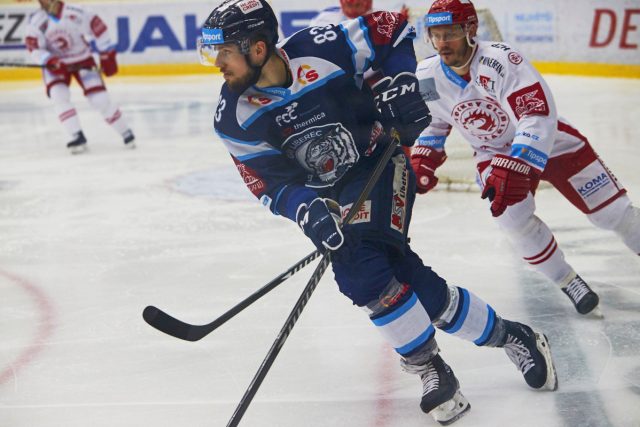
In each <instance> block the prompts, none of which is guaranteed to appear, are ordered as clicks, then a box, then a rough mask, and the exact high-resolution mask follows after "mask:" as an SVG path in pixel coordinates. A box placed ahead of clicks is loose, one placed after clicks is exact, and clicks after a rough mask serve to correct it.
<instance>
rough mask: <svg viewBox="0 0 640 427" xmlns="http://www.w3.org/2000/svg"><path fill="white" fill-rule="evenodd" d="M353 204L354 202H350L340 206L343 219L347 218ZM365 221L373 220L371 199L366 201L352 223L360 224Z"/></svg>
mask: <svg viewBox="0 0 640 427" xmlns="http://www.w3.org/2000/svg"><path fill="white" fill-rule="evenodd" d="M352 206H353V203H349V204H348V205H345V206H341V207H340V215H341V216H342V220H343V221H344V220H345V218H347V215H349V211H351V207H352ZM363 222H371V200H365V201H364V203H363V204H362V206H360V209H359V210H358V213H357V214H356V216H354V217H353V220H352V221H351V224H360V223H363Z"/></svg>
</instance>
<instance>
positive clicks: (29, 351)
mask: <svg viewBox="0 0 640 427" xmlns="http://www.w3.org/2000/svg"><path fill="white" fill-rule="evenodd" d="M0 276H3V277H6V278H7V279H9V280H10V281H11V282H13V283H15V284H16V285H18V286H20V287H21V288H22V289H23V290H25V291H26V292H27V293H28V294H29V296H30V297H31V298H32V299H33V300H34V301H35V302H36V304H37V306H38V313H39V314H40V321H39V322H38V332H37V334H36V336H35V338H34V340H33V341H32V342H31V344H30V345H29V346H28V347H26V348H25V349H24V350H23V351H22V353H20V355H18V357H17V358H16V359H15V360H14V361H13V363H10V364H9V365H8V366H7V367H6V368H4V369H2V368H0V369H2V370H1V371H0V384H4V383H5V382H7V381H8V380H9V379H10V378H12V377H13V376H15V373H16V371H18V370H19V369H20V368H22V367H24V366H25V365H27V364H28V363H29V362H30V361H31V359H33V358H34V356H35V355H36V354H38V353H39V352H40V350H41V349H42V346H43V345H44V342H45V340H46V338H47V337H49V336H50V335H51V332H52V331H53V308H52V306H51V304H50V303H49V300H48V298H47V296H46V295H45V294H44V292H42V291H41V290H40V289H38V287H37V286H35V285H34V284H33V283H30V282H29V281H27V280H25V279H23V278H21V277H18V276H16V275H13V274H11V273H7V272H6V271H2V270H0Z"/></svg>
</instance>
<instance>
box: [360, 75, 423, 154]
mask: <svg viewBox="0 0 640 427" xmlns="http://www.w3.org/2000/svg"><path fill="white" fill-rule="evenodd" d="M371 89H372V90H373V93H374V94H375V100H376V107H377V108H378V111H379V112H380V116H381V121H382V125H383V126H384V127H385V130H386V131H387V132H389V131H390V130H391V128H395V130H397V131H398V133H399V134H400V143H401V144H402V145H405V146H408V147H410V146H412V145H413V143H414V142H415V140H416V139H417V138H418V136H419V135H420V133H421V132H422V131H423V130H424V129H425V128H426V127H427V126H429V123H431V114H429V107H427V103H426V102H424V100H423V99H422V95H420V87H419V84H418V79H417V78H416V76H415V74H413V73H408V72H404V73H400V74H397V75H396V76H395V77H394V78H391V77H385V78H384V79H382V80H380V81H378V82H377V83H376V84H375V85H374V86H373V87H372V88H371Z"/></svg>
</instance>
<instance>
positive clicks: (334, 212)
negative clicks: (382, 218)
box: [296, 198, 357, 261]
mask: <svg viewBox="0 0 640 427" xmlns="http://www.w3.org/2000/svg"><path fill="white" fill-rule="evenodd" d="M296 222H297V223H298V225H299V226H300V228H302V231H304V234H306V235H307V237H309V238H310V239H311V241H312V242H313V244H314V245H316V248H318V250H319V251H320V252H323V253H324V252H325V251H326V250H327V249H328V250H330V251H333V255H332V256H333V259H334V260H339V261H346V260H348V259H349V258H350V256H351V251H352V250H353V249H355V246H356V245H357V237H356V235H355V233H353V232H352V231H350V230H348V229H347V230H341V229H340V223H341V216H340V205H338V203H337V202H336V201H334V200H331V199H322V198H316V199H313V201H311V203H310V204H309V205H307V204H305V203H303V204H302V205H300V207H298V212H297V213H296Z"/></svg>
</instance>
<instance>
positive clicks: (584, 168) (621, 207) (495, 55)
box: [411, 0, 640, 314]
mask: <svg viewBox="0 0 640 427" xmlns="http://www.w3.org/2000/svg"><path fill="white" fill-rule="evenodd" d="M425 26H426V28H425V38H428V39H427V40H425V42H427V43H432V44H433V46H434V47H435V49H436V51H437V52H438V55H435V56H432V57H429V58H427V59H425V60H423V61H422V62H420V63H419V64H418V68H417V72H416V74H417V76H418V79H419V80H420V90H421V92H422V95H423V99H425V100H426V101H427V104H428V105H429V108H430V110H431V114H432V116H433V120H432V122H431V124H430V125H429V127H428V128H427V129H425V131H424V132H423V133H422V134H421V136H420V137H419V139H418V141H417V143H416V146H415V147H414V148H413V154H412V158H411V163H412V166H413V168H414V171H415V173H416V175H417V185H418V192H419V193H426V192H427V191H429V190H431V189H432V188H433V187H434V186H435V185H436V184H437V182H438V178H437V177H436V169H437V168H438V167H439V166H440V165H442V163H443V162H444V161H445V159H446V154H445V141H446V138H447V136H448V135H449V132H450V130H451V128H452V127H454V128H455V129H456V130H458V131H459V132H460V133H461V134H462V136H463V137H464V138H465V139H466V140H467V141H468V142H469V144H470V145H471V147H472V148H473V150H474V152H475V157H474V159H475V161H476V163H477V172H478V183H479V185H480V186H481V188H482V198H483V199H485V198H487V199H489V201H490V210H491V213H492V215H493V216H494V217H495V219H496V221H497V223H498V225H499V226H500V228H501V229H502V230H504V232H505V233H506V234H507V236H508V237H509V238H510V241H511V242H512V244H513V246H514V248H515V249H516V251H517V252H518V254H519V255H520V256H521V257H522V258H523V259H524V260H525V261H526V262H528V263H529V264H530V265H531V266H533V267H534V268H535V269H536V270H537V271H539V272H540V273H542V274H544V275H545V276H546V277H548V278H549V279H550V280H551V281H553V282H554V283H557V284H558V286H559V287H560V289H562V291H563V292H564V293H565V294H566V295H567V296H568V297H569V298H570V299H571V301H572V302H573V304H574V306H575V308H576V309H577V311H578V312H579V313H581V314H586V313H589V312H591V311H592V310H594V309H595V308H596V307H597V305H598V302H599V298H598V296H597V294H596V293H595V292H594V291H593V290H591V289H590V288H589V286H587V284H586V283H585V281H584V280H583V279H582V278H581V277H580V276H579V275H578V274H577V273H576V272H575V271H574V269H573V268H572V267H571V266H570V265H569V264H568V263H567V262H566V261H565V259H564V254H563V253H562V251H561V250H560V248H559V247H558V245H557V243H556V240H555V238H554V236H553V234H552V232H551V230H550V229H549V227H548V226H547V225H546V224H545V223H544V222H542V221H541V220H540V219H539V218H538V217H537V216H536V215H535V214H534V211H535V202H534V194H535V190H536V187H537V186H538V183H539V181H540V180H544V181H548V182H550V183H551V184H552V185H553V186H554V187H555V188H556V189H557V190H558V191H560V192H561V193H562V195H564V196H565V197H566V198H567V200H569V201H570V202H571V203H572V204H573V205H574V206H576V207H577V208H578V209H580V210H581V211H582V212H583V213H585V214H586V215H587V218H589V220H590V221H591V222H592V223H593V224H594V225H596V226H597V227H600V228H603V229H607V230H613V231H614V232H615V233H616V234H617V235H618V236H620V238H621V239H622V241H623V242H624V243H625V244H626V245H627V246H628V247H629V248H630V249H631V250H632V251H633V252H634V253H636V254H640V211H639V210H638V208H636V207H634V206H633V205H632V204H631V201H630V200H629V198H628V197H627V195H626V194H625V189H624V187H623V186H622V184H621V183H620V182H618V180H617V179H616V177H615V176H614V175H613V174H612V173H611V171H609V169H608V168H607V167H606V166H605V165H604V163H603V162H602V160H601V159H600V158H599V157H598V155H597V154H596V153H595V152H594V150H593V148H592V147H591V145H590V143H589V141H588V140H587V138H586V137H585V136H583V135H582V134H581V133H580V132H578V131H577V130H576V129H575V128H574V127H572V126H571V125H570V124H569V122H567V121H566V120H565V119H564V118H562V117H559V116H558V114H557V112H556V106H555V104H554V100H553V96H552V94H551V91H550V90H549V87H548V86H547V84H546V83H545V81H544V79H543V78H542V77H541V76H540V74H539V73H538V72H537V71H536V70H535V68H534V67H533V66H532V65H531V64H530V63H529V62H528V61H527V60H526V59H525V58H524V57H523V56H522V55H521V54H520V53H519V52H518V51H517V50H516V49H513V48H512V47H511V46H509V45H507V44H505V43H499V42H491V41H478V40H475V39H474V37H475V35H476V31H477V26H478V17H477V14H476V11H475V8H474V5H473V4H472V3H471V2H470V1H468V0H438V1H435V2H434V3H433V5H432V6H431V8H430V10H429V12H428V14H427V15H426V19H425Z"/></svg>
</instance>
